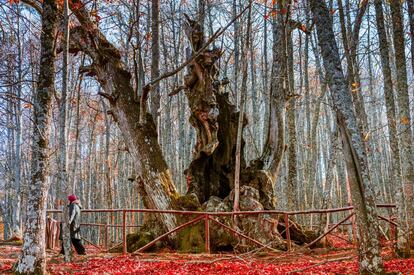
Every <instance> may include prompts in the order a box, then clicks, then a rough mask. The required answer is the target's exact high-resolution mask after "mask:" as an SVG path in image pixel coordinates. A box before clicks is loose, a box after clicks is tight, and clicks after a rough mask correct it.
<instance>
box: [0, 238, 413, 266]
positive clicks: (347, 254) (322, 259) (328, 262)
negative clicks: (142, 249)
mask: <svg viewBox="0 0 414 275" xmlns="http://www.w3.org/2000/svg"><path fill="white" fill-rule="evenodd" d="M330 241H331V243H333V244H334V246H335V247H334V248H333V249H329V250H328V249H315V250H302V251H301V252H299V251H296V252H289V253H286V252H284V253H271V254H269V253H264V252H262V251H255V252H254V253H249V254H247V253H246V254H238V255H234V254H214V255H205V254H198V255H194V254H193V255H188V254H178V253H161V254H160V253H158V254H148V253H145V254H138V255H129V256H121V255H114V254H102V253H99V251H98V250H97V249H95V248H92V247H88V252H89V255H87V256H76V257H75V260H74V262H73V263H69V264H66V263H64V262H63V259H62V256H58V255H57V252H56V251H49V252H48V270H49V272H50V274H356V273H357V272H358V265H357V257H356V252H355V249H354V247H352V246H351V245H349V244H347V243H346V242H345V241H343V240H341V239H340V238H336V237H333V238H331V239H330ZM19 251H20V247H18V246H11V245H2V244H0V274H7V273H10V268H11V266H12V264H13V263H14V262H15V261H16V259H17V257H18V254H19ZM383 258H384V261H385V263H384V265H385V268H386V271H388V272H400V274H413V272H414V259H404V260H403V259H395V258H393V255H392V251H391V249H390V245H389V244H388V245H387V246H386V248H384V251H383Z"/></svg>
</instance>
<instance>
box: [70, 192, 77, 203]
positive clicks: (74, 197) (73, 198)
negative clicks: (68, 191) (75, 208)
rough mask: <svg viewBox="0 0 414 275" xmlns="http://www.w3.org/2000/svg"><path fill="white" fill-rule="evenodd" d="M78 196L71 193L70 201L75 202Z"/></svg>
mask: <svg viewBox="0 0 414 275" xmlns="http://www.w3.org/2000/svg"><path fill="white" fill-rule="evenodd" d="M77 199H78V198H77V197H76V196H75V195H73V194H72V195H70V196H68V200H69V201H70V202H74V201H76V200H77Z"/></svg>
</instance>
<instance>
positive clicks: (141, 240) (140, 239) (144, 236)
mask: <svg viewBox="0 0 414 275" xmlns="http://www.w3.org/2000/svg"><path fill="white" fill-rule="evenodd" d="M153 239H154V237H153V236H152V234H151V232H147V231H142V230H141V231H140V232H137V233H132V234H128V235H127V251H128V252H129V253H132V252H135V251H137V250H138V249H140V248H141V247H143V246H144V245H146V244H148V243H149V242H151V241H152V240H153ZM154 250H156V246H152V247H149V248H148V249H146V252H149V251H154Z"/></svg>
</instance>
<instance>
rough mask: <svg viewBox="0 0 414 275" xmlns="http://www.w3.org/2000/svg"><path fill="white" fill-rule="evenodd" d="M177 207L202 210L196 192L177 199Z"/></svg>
mask: <svg viewBox="0 0 414 275" xmlns="http://www.w3.org/2000/svg"><path fill="white" fill-rule="evenodd" d="M175 203H176V205H177V209H180V210H187V211H202V209H201V204H200V201H199V200H198V197H197V195H196V194H194V193H190V194H187V195H184V196H181V197H179V198H178V199H177V200H176V202H175Z"/></svg>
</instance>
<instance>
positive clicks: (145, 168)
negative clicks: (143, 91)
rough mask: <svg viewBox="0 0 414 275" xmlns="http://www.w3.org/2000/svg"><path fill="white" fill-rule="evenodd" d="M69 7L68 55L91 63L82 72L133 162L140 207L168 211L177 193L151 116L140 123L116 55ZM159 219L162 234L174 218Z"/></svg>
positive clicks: (83, 14) (80, 13) (80, 10)
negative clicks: (92, 80)
mask: <svg viewBox="0 0 414 275" xmlns="http://www.w3.org/2000/svg"><path fill="white" fill-rule="evenodd" d="M72 5H76V6H72V11H73V13H74V14H75V15H76V17H77V18H78V20H79V22H80V24H81V25H80V26H78V27H76V28H74V29H73V31H72V36H71V52H73V53H75V52H77V51H80V50H81V51H84V52H85V53H86V54H87V55H89V57H90V58H91V59H92V60H93V63H92V64H91V65H90V66H87V67H84V68H83V71H84V72H85V73H86V74H88V75H90V76H95V77H96V78H97V80H98V81H99V83H100V84H101V86H102V87H103V89H104V91H105V93H101V95H102V96H104V97H105V98H107V99H108V101H109V103H110V106H111V110H110V111H109V112H110V113H111V114H112V115H113V117H114V120H115V121H116V122H117V124H118V126H119V128H120V130H121V132H122V134H123V136H124V140H125V143H126V145H127V147H128V150H129V153H130V154H131V156H132V158H133V159H134V162H135V163H134V166H135V171H136V172H137V173H138V175H139V180H138V182H139V184H140V190H141V192H142V195H143V197H144V204H145V206H146V207H147V208H155V209H171V208H173V205H174V200H175V199H176V198H178V193H177V191H176V188H175V186H174V183H173V180H172V177H171V173H170V171H169V169H168V167H167V164H166V162H165V160H164V157H163V154H162V152H161V148H160V145H159V143H158V140H157V130H156V126H155V124H154V121H153V119H152V116H151V115H150V114H146V115H145V114H143V116H142V118H143V119H144V121H142V123H140V112H141V110H140V104H139V103H138V102H137V101H135V100H134V98H135V94H134V90H133V88H132V86H131V83H130V80H131V74H130V73H129V72H128V71H127V70H126V69H125V67H124V65H123V64H122V61H121V55H120V53H119V51H118V50H117V49H116V48H115V47H114V46H113V45H112V44H111V43H110V42H109V41H108V40H106V38H105V36H104V35H103V34H102V33H101V32H100V31H99V30H98V28H97V26H96V25H95V24H94V23H93V22H92V21H91V19H90V18H89V15H88V12H87V11H86V9H85V8H84V7H83V5H82V3H81V2H80V1H79V0H74V1H72ZM79 6H80V7H81V8H78V7H79ZM73 7H75V8H73ZM160 216H161V217H160V221H162V222H161V223H162V226H163V227H164V228H163V229H164V230H171V229H173V228H174V227H175V226H176V219H175V217H174V216H172V215H168V214H162V215H160Z"/></svg>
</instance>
